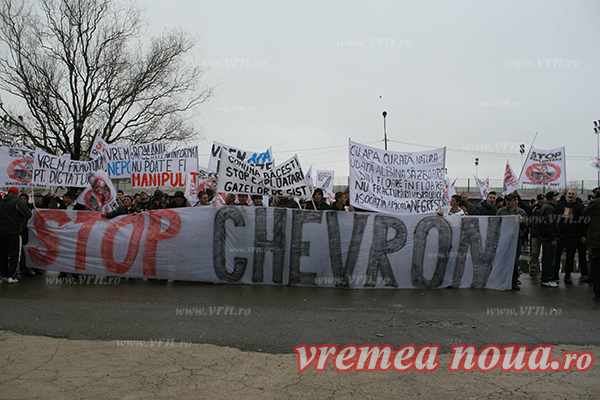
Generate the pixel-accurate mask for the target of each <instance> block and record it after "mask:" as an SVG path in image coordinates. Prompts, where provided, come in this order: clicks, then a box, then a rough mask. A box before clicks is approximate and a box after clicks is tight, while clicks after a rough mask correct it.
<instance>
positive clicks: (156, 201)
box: [149, 189, 167, 210]
mask: <svg viewBox="0 0 600 400" xmlns="http://www.w3.org/2000/svg"><path fill="white" fill-rule="evenodd" d="M163 195H164V193H163V192H162V190H159V189H156V190H155V191H154V195H153V196H152V201H150V208H149V209H150V210H162V209H164V208H167V206H165V204H164V202H163Z"/></svg>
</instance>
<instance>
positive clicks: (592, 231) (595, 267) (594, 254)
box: [583, 187, 600, 301]
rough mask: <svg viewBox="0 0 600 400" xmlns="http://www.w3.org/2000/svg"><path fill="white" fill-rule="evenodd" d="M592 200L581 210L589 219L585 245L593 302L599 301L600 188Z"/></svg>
mask: <svg viewBox="0 0 600 400" xmlns="http://www.w3.org/2000/svg"><path fill="white" fill-rule="evenodd" d="M592 192H593V199H592V201H590V203H589V204H588V205H587V207H585V209H584V210H583V216H584V217H588V218H589V225H588V232H587V236H586V244H587V247H588V251H589V252H590V268H591V271H592V272H591V275H593V276H594V277H596V278H595V279H594V297H593V299H594V301H600V278H598V277H600V187H597V188H595V189H594V190H593V191H592Z"/></svg>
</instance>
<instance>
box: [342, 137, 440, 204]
mask: <svg viewBox="0 0 600 400" xmlns="http://www.w3.org/2000/svg"><path fill="white" fill-rule="evenodd" d="M349 149H350V204H352V205H353V206H355V207H359V208H362V209H366V210H372V211H387V212H395V213H428V212H435V211H437V210H439V209H440V208H441V207H442V205H443V201H444V164H445V161H444V159H445V148H441V149H435V150H430V151H422V152H415V153H403V152H396V151H386V150H382V149H377V148H375V147H370V146H365V145H362V144H360V143H356V142H353V141H350V144H349Z"/></svg>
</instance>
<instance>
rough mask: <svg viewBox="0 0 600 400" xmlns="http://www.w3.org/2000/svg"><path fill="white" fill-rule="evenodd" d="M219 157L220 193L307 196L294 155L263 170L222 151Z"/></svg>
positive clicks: (304, 182)
mask: <svg viewBox="0 0 600 400" xmlns="http://www.w3.org/2000/svg"><path fill="white" fill-rule="evenodd" d="M221 157H222V159H221V167H220V168H219V174H218V183H217V192H219V193H230V192H233V193H245V194H259V195H262V196H293V197H299V198H305V199H306V198H310V193H309V191H308V185H307V184H306V180H305V179H304V173H303V172H302V167H300V162H299V161H298V157H297V156H296V155H294V156H293V157H292V158H290V159H289V160H287V161H286V162H284V163H282V164H280V165H278V166H277V167H274V168H272V169H270V170H266V171H265V170H262V169H259V168H257V167H256V166H254V165H252V164H248V163H246V162H245V161H243V160H241V159H240V158H238V157H236V156H234V155H230V154H228V153H225V152H224V153H223V155H222V156H221Z"/></svg>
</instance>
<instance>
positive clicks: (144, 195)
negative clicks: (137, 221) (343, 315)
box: [136, 191, 151, 211]
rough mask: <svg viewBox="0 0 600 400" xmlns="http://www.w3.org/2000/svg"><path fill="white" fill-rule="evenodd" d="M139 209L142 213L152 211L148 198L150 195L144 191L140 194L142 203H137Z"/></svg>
mask: <svg viewBox="0 0 600 400" xmlns="http://www.w3.org/2000/svg"><path fill="white" fill-rule="evenodd" d="M136 206H137V208H139V210H140V211H148V210H150V206H151V204H150V198H149V197H148V193H146V192H144V191H142V192H140V201H139V202H137V203H136Z"/></svg>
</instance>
